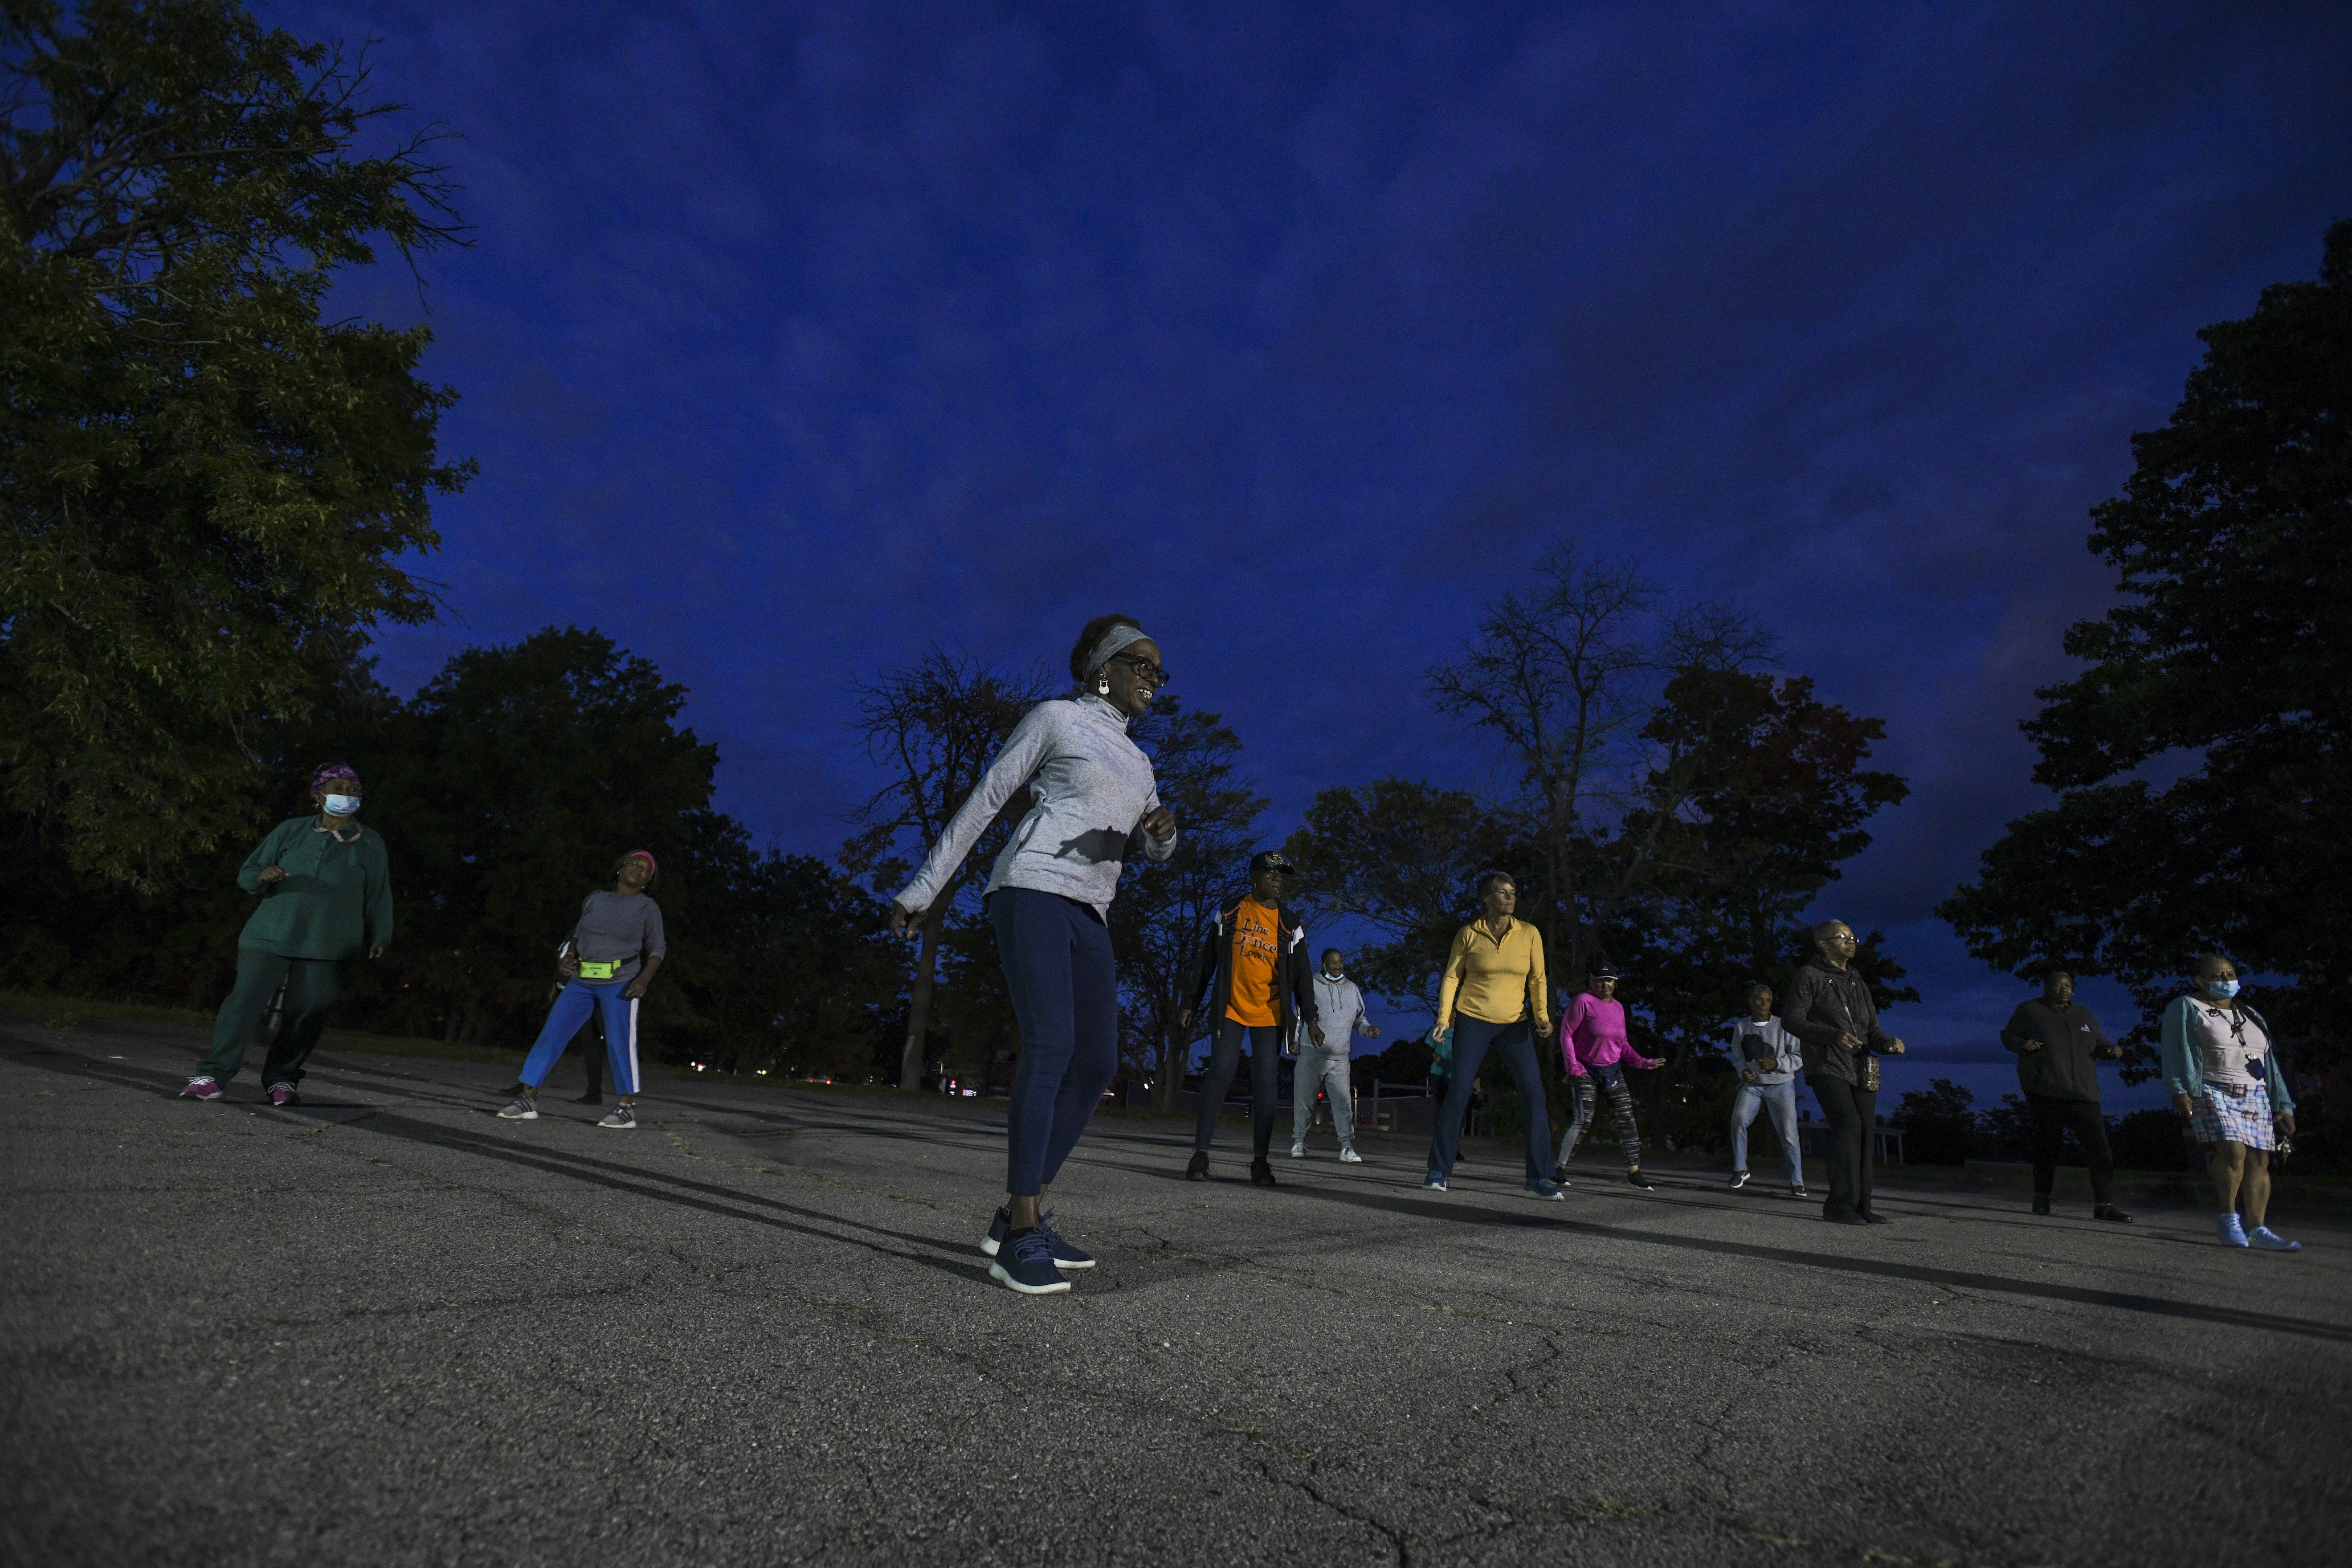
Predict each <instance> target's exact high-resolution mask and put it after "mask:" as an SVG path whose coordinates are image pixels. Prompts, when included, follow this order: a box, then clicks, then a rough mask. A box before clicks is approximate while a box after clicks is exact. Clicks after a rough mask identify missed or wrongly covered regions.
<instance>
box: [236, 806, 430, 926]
mask: <svg viewBox="0 0 2352 1568" xmlns="http://www.w3.org/2000/svg"><path fill="white" fill-rule="evenodd" d="M272 866H283V867H285V868H286V877H285V879H284V880H282V881H278V882H273V883H271V884H270V885H269V886H268V887H266V888H265V887H263V886H262V885H261V873H262V872H263V871H265V870H267V869H268V868H270V867H272ZM236 885H237V886H238V887H240V888H243V889H245V890H246V891H247V892H248V893H259V894H260V895H261V907H260V908H259V909H257V910H254V911H253V918H252V919H251V920H249V921H246V922H245V930H244V931H242V932H240V933H239V934H238V936H237V939H236V945H237V946H239V947H255V948H259V949H260V950H261V951H262V952H274V953H276V954H278V957H280V958H327V959H343V958H357V957H359V956H360V954H361V953H362V952H363V951H365V949H366V946H367V943H368V942H383V943H384V944H386V945H387V946H389V945H390V944H391V942H392V876H391V873H390V871H389V870H388V869H387V868H386V867H385V864H384V857H383V835H382V834H380V833H378V832H376V831H375V829H373V828H372V827H365V826H362V828H361V829H360V836H359V840H358V842H356V843H352V844H342V843H338V842H337V841H336V840H335V837H334V836H333V835H332V834H330V833H329V832H327V831H326V829H324V828H322V827H320V826H319V819H318V818H317V817H316V816H298V817H295V818H293V819H292V820H291V821H288V822H281V823H279V824H278V826H275V827H273V828H271V829H270V830H269V837H267V838H265V839H263V840H262V841H261V847H260V848H258V849H256V850H255V851H254V852H253V853H252V854H250V855H248V856H247V857H246V860H245V865H244V866H243V867H242V868H239V869H238V871H237V874H236ZM362 922H364V924H365V926H366V931H365V935H364V937H362V931H361V926H362Z"/></svg>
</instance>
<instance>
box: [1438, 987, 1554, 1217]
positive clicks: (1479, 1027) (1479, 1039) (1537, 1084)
mask: <svg viewBox="0 0 2352 1568" xmlns="http://www.w3.org/2000/svg"><path fill="white" fill-rule="evenodd" d="M1489 1048H1491V1049H1493V1050H1494V1051H1495V1052H1496V1054H1497V1055H1498V1056H1500V1057H1501V1058H1503V1060H1504V1061H1505V1062H1507V1063H1508V1064H1509V1065H1510V1068H1511V1079H1512V1081H1513V1082H1515V1083H1517V1085H1518V1086H1519V1104H1520V1105H1521V1106H1522V1107H1523V1108H1525V1110H1526V1111H1527V1116H1528V1181H1530V1182H1532V1181H1536V1180H1538V1178H1544V1179H1549V1177H1550V1175H1551V1109H1550V1107H1549V1106H1548V1105H1546V1104H1545V1103H1544V1086H1543V1068H1541V1067H1540V1066H1539V1065H1538V1063H1537V1061H1536V1040H1535V1026H1534V1025H1533V1024H1531V1023H1529V1022H1528V1020H1527V1019H1525V1018H1522V1019H1520V1020H1519V1021H1518V1022H1517V1023H1516V1024H1493V1023H1489V1022H1487V1021H1486V1019H1484V1018H1472V1017H1467V1016H1464V1015H1463V1014H1460V1013H1456V1014H1455V1015H1454V1082H1453V1085H1452V1087H1450V1088H1448V1089H1446V1091H1445V1103H1444V1105H1442V1106H1440V1107H1439V1108H1438V1111H1437V1125H1436V1127H1435V1128H1434V1129H1433V1130H1432V1131H1431V1132H1430V1135H1429V1173H1430V1174H1431V1175H1432V1176H1434V1177H1436V1178H1437V1179H1438V1180H1439V1181H1444V1180H1446V1179H1447V1178H1449V1177H1451V1176H1452V1175H1453V1174H1454V1160H1455V1158H1456V1157H1457V1156H1459V1154H1460V1153H1461V1152H1462V1117H1463V1113H1464V1112H1465V1111H1466V1110H1469V1109H1470V1085H1471V1084H1472V1082H1474V1081H1475V1079H1477V1077H1478V1066H1479V1064H1480V1063H1481V1062H1484V1061H1485V1060H1486V1052H1487V1051H1488V1049H1489Z"/></svg>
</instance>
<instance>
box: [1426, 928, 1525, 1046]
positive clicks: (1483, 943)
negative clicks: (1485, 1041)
mask: <svg viewBox="0 0 2352 1568" xmlns="http://www.w3.org/2000/svg"><path fill="white" fill-rule="evenodd" d="M1457 1007H1458V1008H1460V1009H1461V1010H1462V1011H1463V1012H1464V1013H1465V1014H1466V1015H1468V1016H1471V1017H1473V1018H1478V1019H1482V1020H1484V1021H1485V1022H1486V1023H1489V1024H1516V1023H1517V1022H1518V1021H1519V1020H1520V1019H1522V1018H1524V1017H1526V1016H1528V1013H1529V1012H1530V1010H1532V1011H1533V1013H1534V1015H1535V1019H1536V1022H1538V1023H1539V1024H1542V1025H1544V1026H1546V1027H1547V1028H1549V1026H1550V1024H1551V1011H1550V1003H1549V987H1548V986H1547V985H1546V984H1544V953H1543V936H1542V934H1541V933H1540V932H1538V931H1537V930H1536V928H1535V927H1533V926H1531V925H1529V924H1528V922H1527V921H1522V920H1515V921H1512V922H1511V929H1510V930H1509V931H1506V932H1504V933H1503V936H1502V938H1501V939H1500V940H1499V941H1498V940H1496V937H1495V936H1494V935H1493V934H1492V933H1491V932H1489V931H1487V930H1486V921H1471V922H1470V923H1469V924H1468V925H1466V926H1464V927H1463V928H1462V929H1461V930H1460V931H1456V932H1454V951H1453V952H1449V953H1447V954H1446V955H1445V979H1444V984H1441V985H1440V986H1439V987H1438V990H1437V1029H1438V1032H1439V1033H1440V1034H1443V1033H1444V1031H1446V1030H1447V1029H1450V1028H1452V1027H1453V1026H1454V1009H1455V1008H1457Z"/></svg>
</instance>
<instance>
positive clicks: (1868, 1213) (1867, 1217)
mask: <svg viewBox="0 0 2352 1568" xmlns="http://www.w3.org/2000/svg"><path fill="white" fill-rule="evenodd" d="M1861 1214H1862V1223H1863V1224H1864V1225H1893V1224H1894V1223H1895V1222H1894V1221H1893V1220H1891V1219H1888V1218H1887V1217H1886V1216H1885V1215H1883V1214H1880V1213H1878V1212H1877V1211H1875V1210H1874V1209H1864V1210H1862V1211H1861Z"/></svg>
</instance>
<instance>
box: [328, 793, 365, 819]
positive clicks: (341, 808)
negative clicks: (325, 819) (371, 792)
mask: <svg viewBox="0 0 2352 1568" xmlns="http://www.w3.org/2000/svg"><path fill="white" fill-rule="evenodd" d="M326 806H327V815H328V816H352V814H353V813H355V812H357V811H358V810H359V808H360V797H359V796H357V795H329V796H328V797H327V800H326Z"/></svg>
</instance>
